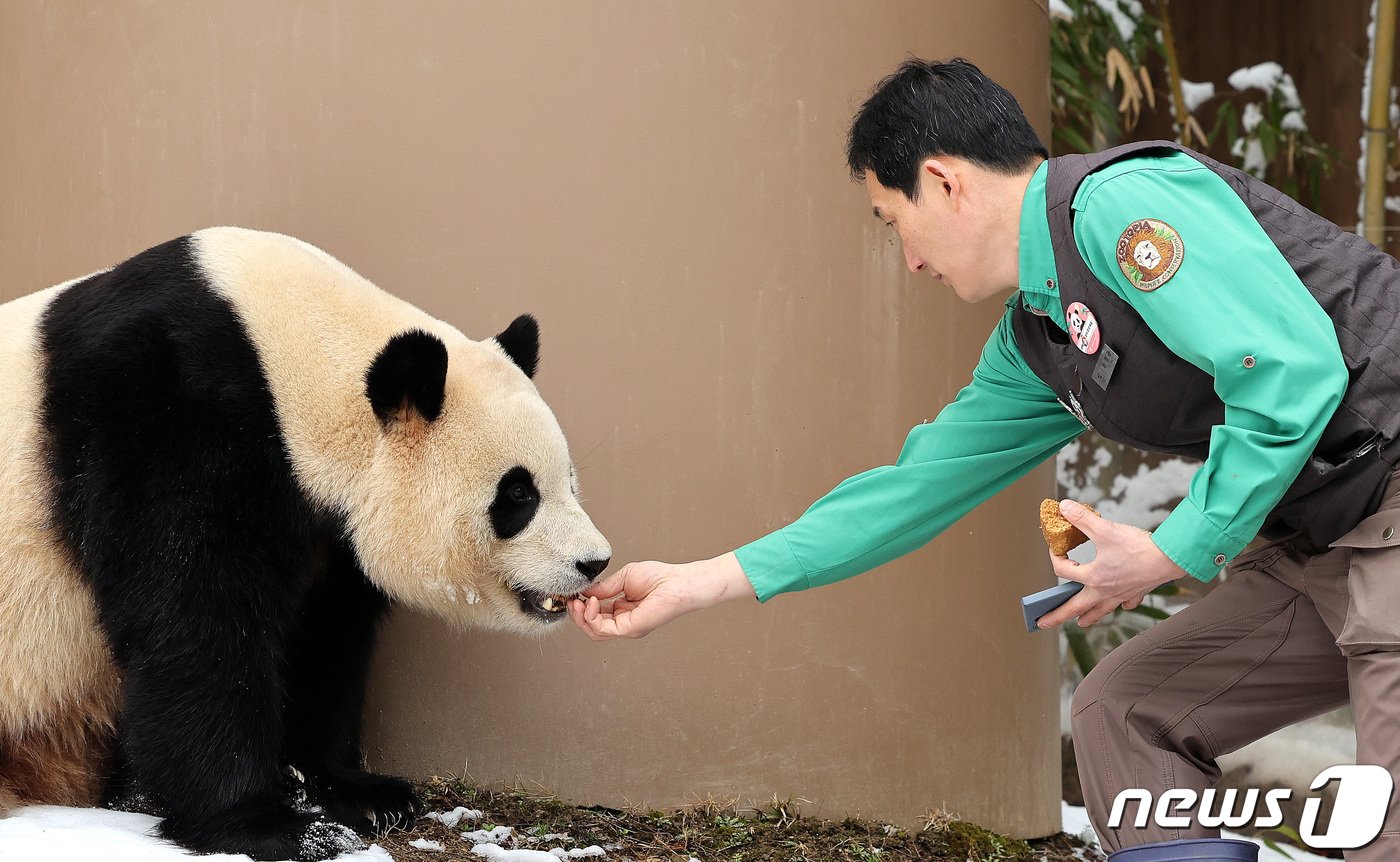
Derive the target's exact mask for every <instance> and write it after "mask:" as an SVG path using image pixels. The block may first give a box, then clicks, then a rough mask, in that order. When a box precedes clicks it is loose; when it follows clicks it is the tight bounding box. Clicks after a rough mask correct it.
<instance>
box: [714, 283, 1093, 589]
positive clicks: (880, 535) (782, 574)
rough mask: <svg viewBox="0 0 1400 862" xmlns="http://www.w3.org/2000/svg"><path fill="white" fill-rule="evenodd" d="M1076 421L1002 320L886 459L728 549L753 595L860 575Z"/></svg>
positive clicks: (938, 525) (1028, 462) (1067, 433)
mask: <svg viewBox="0 0 1400 862" xmlns="http://www.w3.org/2000/svg"><path fill="white" fill-rule="evenodd" d="M1083 430H1084V427H1083V426H1082V425H1080V424H1079V421H1078V420H1076V419H1075V418H1074V417H1073V416H1072V415H1071V414H1070V413H1069V412H1068V411H1067V410H1065V409H1064V407H1062V406H1061V405H1060V403H1059V402H1058V401H1057V400H1056V399H1055V395H1054V393H1053V392H1052V391H1051V390H1050V389H1049V387H1047V386H1046V385H1045V384H1044V383H1042V382H1041V381H1040V379H1039V378H1038V377H1036V376H1035V374H1034V373H1033V372H1032V371H1031V370H1030V368H1029V367H1028V366H1027V365H1026V363H1025V360H1024V359H1023V358H1022V357H1021V354H1020V352H1019V351H1018V350H1017V348H1016V345H1015V341H1014V339H1013V337H1012V331H1011V312H1009V311H1008V313H1007V314H1006V315H1004V316H1003V317H1002V320H1001V323H1000V325H998V327H997V329H996V330H995V331H994V332H993V333H992V337H991V338H990V339H989V340H988V342H987V345H986V347H985V348H984V350H983V352H982V357H981V360H980V361H979V362H978V364H977V367H976V368H975V369H974V371H973V374H972V382H971V383H970V384H969V385H968V386H966V387H965V388H964V389H963V390H962V391H961V392H959V393H958V396H957V398H956V399H955V400H954V401H953V402H952V403H951V404H949V405H948V406H947V407H945V408H944V409H943V410H942V411H941V412H940V413H939V414H938V417H937V418H936V419H934V420H933V421H932V422H926V423H923V424H920V425H916V426H915V427H914V429H913V430H912V431H910V432H909V437H908V439H907V440H906V441H905V443H904V448H903V450H902V451H901V452H900V454H899V458H898V460H896V461H895V463H894V464H890V465H886V466H883V467H876V468H874V469H873V470H867V471H866V472H864V473H861V474H859V475H856V476H852V477H851V478H849V479H847V480H846V481H844V482H842V483H841V484H840V485H837V486H836V487H835V488H834V489H833V490H832V491H830V492H829V493H828V494H826V496H824V497H822V498H821V499H820V500H818V501H817V502H815V503H813V504H812V506H811V508H809V509H808V510H807V511H806V513H804V514H803V515H802V517H800V518H799V519H797V520H796V521H794V522H793V523H791V524H789V525H788V526H787V527H784V528H783V529H781V530H778V531H776V532H773V533H770V534H769V535H767V536H764V537H763V538H761V539H759V540H757V541H755V542H753V543H751V544H748V545H745V546H744V547H742V548H739V549H738V550H737V551H736V554H737V556H738V558H739V563H740V565H741V566H743V569H744V573H745V574H746V575H747V576H748V578H749V580H750V581H751V582H752V583H753V586H754V590H755V592H756V593H757V594H758V598H759V600H760V601H767V600H768V599H770V598H772V597H773V596H775V595H778V594H779V593H785V592H792V591H795V590H803V589H807V588H809V587H816V586H821V585H823V584H830V583H834V582H836V581H839V580H842V579H845V578H849V577H851V576H853V575H857V574H860V573H861V572H865V571H868V570H870V569H873V568H875V567H876V566H879V565H881V564H883V563H887V562H889V561H890V560H893V559H895V558H896V557H899V556H901V555H903V554H907V553H909V552H910V551H913V550H915V549H916V548H919V547H922V546H923V545H924V544H926V543H928V542H929V541H930V540H932V539H933V538H934V537H935V536H937V535H938V534H939V533H940V532H942V531H943V530H944V529H945V528H947V527H948V526H949V525H950V524H952V523H953V522H954V521H956V520H957V519H958V518H961V517H962V516H963V515H965V514H967V513H968V512H969V511H971V510H972V509H973V508H974V507H975V506H977V504H979V503H981V502H982V501H983V500H985V499H987V498H988V497H990V496H992V495H993V494H995V493H996V492H997V491H1000V490H1001V489H1002V488H1005V487H1006V486H1007V485H1009V484H1011V483H1012V482H1013V481H1015V480H1016V479H1018V478H1020V477H1021V476H1022V475H1024V474H1025V473H1026V472H1028V471H1029V470H1030V469H1031V468H1032V467H1034V466H1035V465H1036V464H1039V463H1040V462H1041V461H1043V460H1045V458H1047V457H1048V456H1050V455H1052V454H1054V452H1055V451H1056V450H1058V449H1059V448H1060V447H1061V446H1063V445H1064V444H1065V443H1067V442H1069V441H1070V440H1072V439H1074V437H1076V436H1077V435H1078V434H1079V433H1080V432H1082V431H1083Z"/></svg>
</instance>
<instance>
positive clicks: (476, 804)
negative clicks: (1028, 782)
mask: <svg viewBox="0 0 1400 862" xmlns="http://www.w3.org/2000/svg"><path fill="white" fill-rule="evenodd" d="M418 790H419V793H420V795H421V796H422V798H423V801H424V802H425V803H426V805H427V810H428V811H434V812H450V811H453V810H454V809H456V808H458V807H463V808H468V809H473V810H479V811H481V812H482V817H481V818H480V819H479V820H466V819H464V820H462V821H461V822H460V823H459V824H458V825H457V826H456V827H453V828H448V827H447V826H444V825H442V824H441V823H440V822H437V821H435V820H431V819H428V818H426V817H425V818H420V819H419V820H418V822H417V823H416V824H415V826H414V828H413V829H412V830H408V831H394V832H392V833H390V834H388V835H384V836H380V837H379V838H378V839H376V843H378V844H379V845H380V846H382V847H384V848H385V849H386V850H388V851H389V852H390V853H391V854H393V857H394V859H395V860H396V862H449V860H470V862H481V858H482V857H480V856H477V855H474V854H473V853H472V852H471V849H472V846H473V843H474V842H473V841H472V840H469V839H464V838H463V837H462V833H464V832H471V831H474V830H490V829H492V828H493V827H499V826H510V827H512V829H513V832H512V834H511V837H510V838H509V839H506V840H503V841H501V842H500V844H501V846H502V847H506V848H510V849H521V848H526V849H533V850H537V851H541V852H543V851H548V850H550V849H553V848H560V849H562V850H564V851H569V850H574V851H583V852H579V853H575V854H571V858H583V859H587V858H600V859H603V860H605V862H606V860H609V859H610V860H623V859H630V860H636V862H688V860H691V859H694V860H698V862H721V860H723V862H780V860H781V862H845V860H850V862H877V860H878V862H896V860H898V862H904V860H929V862H935V860H937V862H1032V860H1034V862H1083V860H1090V862H1094V860H1101V859H1102V858H1103V856H1102V855H1101V854H1099V853H1098V852H1097V851H1095V850H1092V849H1090V848H1088V847H1086V846H1085V845H1084V844H1083V843H1082V842H1080V841H1079V840H1077V839H1075V838H1072V837H1070V836H1067V835H1059V836H1055V837H1052V838H1048V839H1042V840H1038V841H1031V842H1025V841H1018V840H1015V839H1010V838H1005V837H1003V836H999V835H995V834H993V833H991V832H987V831H986V830H984V829H981V828H979V827H976V826H973V825H972V824H969V823H963V822H961V821H957V820H954V819H952V818H951V817H947V816H945V815H940V814H933V815H930V818H929V822H927V823H926V824H925V826H924V828H922V829H920V830H918V831H914V832H911V831H908V830H904V829H898V828H896V827H894V826H890V825H888V824H882V823H875V822H871V821H865V820H854V819H849V820H843V821H839V822H838V821H830V820H819V819H816V818H811V817H804V816H802V815H801V814H800V813H798V812H797V810H796V808H795V807H794V806H793V805H791V804H789V803H785V802H781V801H775V802H773V803H772V804H771V805H769V806H767V807H764V808H762V809H759V810H754V809H742V808H739V807H737V806H736V805H735V804H734V803H723V802H711V803H702V804H697V805H692V806H689V807H687V808H685V809H682V810H680V811H672V812H660V811H619V810H616V809H611V808H599V807H587V808H584V807H576V806H572V805H568V804H565V803H563V802H560V801H559V800H557V799H554V798H552V797H550V796H547V795H542V794H534V793H530V792H528V791H525V790H519V789H516V790H488V789H484V788H480V787H475V786H473V785H470V784H467V783H465V782H461V781H457V780H454V779H432V780H430V781H427V782H423V783H422V784H420V785H419V787H418ZM546 835H548V836H551V837H550V838H549V839H548V840H545V839H544V836H546ZM559 836H567V838H564V837H559ZM532 839H533V840H532ZM415 840H425V841H432V842H437V843H438V844H441V845H442V846H443V848H444V849H443V850H441V851H439V850H425V849H419V848H416V847H414V846H412V842H414V841H415ZM594 846H596V847H600V848H603V849H604V850H605V851H606V856H597V851H588V850H587V848H589V847H594ZM544 858H548V857H544Z"/></svg>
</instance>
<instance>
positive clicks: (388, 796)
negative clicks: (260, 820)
mask: <svg viewBox="0 0 1400 862" xmlns="http://www.w3.org/2000/svg"><path fill="white" fill-rule="evenodd" d="M309 785H310V791H311V799H312V801H314V802H315V803H316V804H318V805H320V806H321V807H322V808H323V809H325V812H326V816H328V817H330V818H332V819H334V820H336V821H337V822H340V823H344V824H345V825H346V826H349V827H351V828H352V829H355V830H358V831H360V832H369V833H374V834H380V833H383V832H387V831H389V830H390V829H407V828H409V827H410V826H412V825H413V821H414V820H415V819H417V817H418V816H419V815H420V814H422V813H423V803H422V802H421V801H420V800H419V799H418V794H417V793H415V792H414V790H413V785H412V784H410V783H408V782H407V781H405V780H403V779H402V778H395V777H393V776H391V775H376V774H374V773H373V772H364V771H361V770H358V769H337V770H333V771H330V772H327V773H323V774H321V775H316V776H314V777H311V779H310V782H309Z"/></svg>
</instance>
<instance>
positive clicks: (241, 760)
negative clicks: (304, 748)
mask: <svg viewBox="0 0 1400 862" xmlns="http://www.w3.org/2000/svg"><path fill="white" fill-rule="evenodd" d="M192 553H193V552H192ZM219 568H221V567H220V566H219V565H218V564H214V563H212V561H211V564H210V565H209V567H208V568H204V569H203V572H202V574H203V577H201V578H199V579H197V580H196V579H195V578H190V579H188V580H183V581H182V579H178V578H174V577H163V578H161V579H159V580H160V581H161V582H162V588H161V589H160V590H158V591H156V592H147V591H146V590H144V589H141V587H143V586H145V585H146V584H149V583H153V582H155V579H147V578H144V577H140V576H135V577H131V578H129V579H127V583H128V584H129V585H130V587H132V589H131V590H130V591H129V593H128V595H127V596H126V598H125V599H124V600H121V601H117V600H114V599H112V598H111V597H110V596H109V598H108V601H106V602H104V604H105V607H104V612H106V613H107V614H108V624H109V627H110V629H111V630H112V631H113V635H114V636H113V640H114V643H115V644H116V645H117V651H118V653H119V657H120V661H121V665H122V667H123V673H124V679H123V697H124V709H123V714H122V721H121V744H122V749H123V756H124V757H125V760H126V762H127V764H128V768H129V770H130V772H131V777H132V779H133V780H134V782H135V784H136V786H137V787H139V788H140V790H141V791H142V792H147V793H150V794H151V795H152V797H153V798H154V800H155V802H156V804H157V805H158V807H159V808H160V809H162V810H163V812H164V814H165V819H164V820H163V821H162V822H161V825H160V827H159V828H160V833H161V835H162V836H163V837H165V838H167V839H169V840H171V841H174V842H176V843H178V844H180V845H182V846H184V847H186V848H189V849H191V850H195V851H196V852H204V853H212V852H223V853H244V854H247V855H248V856H250V857H252V858H253V859H260V860H279V859H298V860H307V861H308V862H310V860H321V859H329V858H333V857H335V856H338V855H340V854H341V853H342V852H344V851H346V850H349V849H353V848H354V847H355V846H357V845H358V842H357V840H356V839H355V836H354V835H353V833H349V831H348V830H343V829H342V827H340V826H339V824H334V823H330V822H327V821H325V820H323V819H321V818H320V817H318V816H316V815H315V814H314V813H311V812H308V811H299V810H297V809H296V808H294V807H293V806H292V805H291V804H290V802H289V801H288V800H287V798H286V793H285V790H284V788H283V785H282V771H281V754H282V743H283V739H284V733H283V726H282V717H283V702H284V692H283V681H282V660H283V642H282V638H283V635H282V629H284V628H285V623H283V622H282V621H281V620H279V619H278V617H279V608H281V607H282V606H283V602H282V600H281V599H280V598H278V597H277V593H278V592H279V591H278V590H276V589H275V588H274V587H272V586H271V585H270V584H269V583H268V582H266V581H264V582H262V586H263V588H262V589H261V590H248V589H240V588H239V586H242V582H244V581H247V580H249V579H250V578H249V574H248V572H247V571H246V570H245V571H243V572H239V573H238V574H237V577H236V578H226V577H221V576H219V575H218V574H215V572H216V571H217V570H218V569H219ZM252 580H258V579H257V578H255V577H254V578H252ZM235 584H237V585H238V586H235Z"/></svg>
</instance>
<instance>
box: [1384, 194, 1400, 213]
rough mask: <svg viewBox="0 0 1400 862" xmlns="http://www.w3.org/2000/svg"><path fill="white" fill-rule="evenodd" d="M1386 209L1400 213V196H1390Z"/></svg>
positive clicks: (1386, 201) (1386, 200) (1386, 202)
mask: <svg viewBox="0 0 1400 862" xmlns="http://www.w3.org/2000/svg"><path fill="white" fill-rule="evenodd" d="M1385 208H1386V209H1388V210H1390V211H1391V212H1393V213H1400V195H1390V196H1389V197H1387V198H1386V199H1385Z"/></svg>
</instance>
